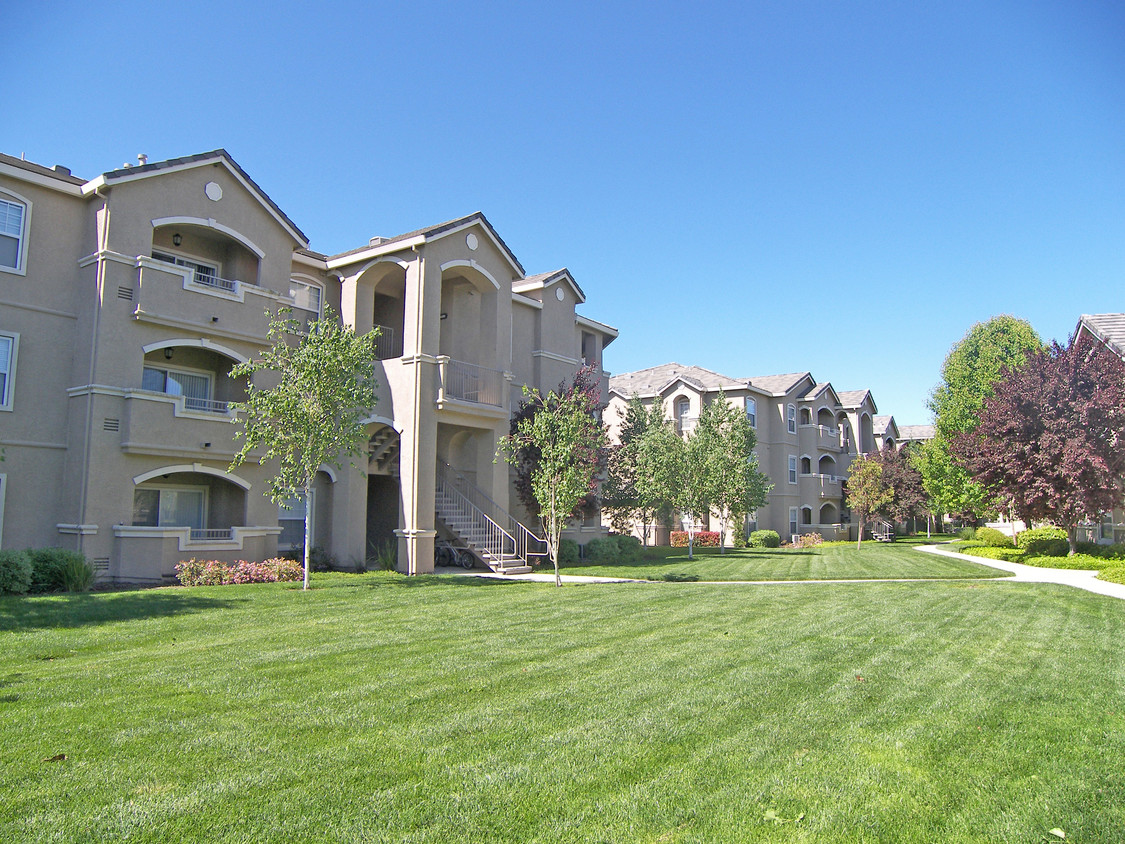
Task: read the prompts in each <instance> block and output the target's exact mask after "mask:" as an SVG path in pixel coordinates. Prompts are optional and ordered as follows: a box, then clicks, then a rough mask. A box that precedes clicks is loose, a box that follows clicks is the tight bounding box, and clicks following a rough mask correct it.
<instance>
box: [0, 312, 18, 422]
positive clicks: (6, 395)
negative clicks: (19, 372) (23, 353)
mask: <svg viewBox="0 0 1125 844" xmlns="http://www.w3.org/2000/svg"><path fill="white" fill-rule="evenodd" d="M0 337H6V338H7V339H9V340H11V341H12V354H11V355H10V356H9V357H8V371H7V372H6V373H5V378H4V392H3V393H0V410H9V411H10V410H14V409H15V399H16V359H17V358H18V357H19V350H20V335H19V333H18V332H15V331H0Z"/></svg>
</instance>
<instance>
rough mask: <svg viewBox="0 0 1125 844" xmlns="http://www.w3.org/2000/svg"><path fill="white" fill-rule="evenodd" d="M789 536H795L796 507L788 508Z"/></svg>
mask: <svg viewBox="0 0 1125 844" xmlns="http://www.w3.org/2000/svg"><path fill="white" fill-rule="evenodd" d="M789 535H790V536H796V535H797V508H796V507H790V508H789Z"/></svg>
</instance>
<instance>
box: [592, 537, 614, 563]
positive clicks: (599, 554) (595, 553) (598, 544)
mask: <svg viewBox="0 0 1125 844" xmlns="http://www.w3.org/2000/svg"><path fill="white" fill-rule="evenodd" d="M585 551H586V559H587V560H588V561H590V562H592V563H616V562H617V561H618V560H619V559H621V551H620V549H619V548H618V545H617V537H615V536H606V537H602V538H598V539H591V540H590V541H589V542H587V543H586V548H585Z"/></svg>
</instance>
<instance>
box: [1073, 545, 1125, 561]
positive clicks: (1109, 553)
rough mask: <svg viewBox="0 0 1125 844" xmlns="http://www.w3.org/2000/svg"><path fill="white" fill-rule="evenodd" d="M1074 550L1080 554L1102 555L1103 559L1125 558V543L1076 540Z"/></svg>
mask: <svg viewBox="0 0 1125 844" xmlns="http://www.w3.org/2000/svg"><path fill="white" fill-rule="evenodd" d="M1074 550H1075V551H1077V552H1078V553H1079V554H1089V555H1090V556H1091V557H1101V558H1102V559H1103V560H1125V545H1121V544H1119V543H1117V544H1113V545H1099V544H1098V543H1096V542H1076V543H1074Z"/></svg>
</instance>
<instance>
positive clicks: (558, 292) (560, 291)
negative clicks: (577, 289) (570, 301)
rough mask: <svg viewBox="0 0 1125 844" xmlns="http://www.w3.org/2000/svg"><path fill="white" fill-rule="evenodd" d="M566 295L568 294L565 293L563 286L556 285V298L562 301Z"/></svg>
mask: <svg viewBox="0 0 1125 844" xmlns="http://www.w3.org/2000/svg"><path fill="white" fill-rule="evenodd" d="M564 296H566V294H565V293H563V289H562V288H561V287H556V288H555V298H556V299H558V300H559V301H560V302H561V301H562V300H563V297H564Z"/></svg>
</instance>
